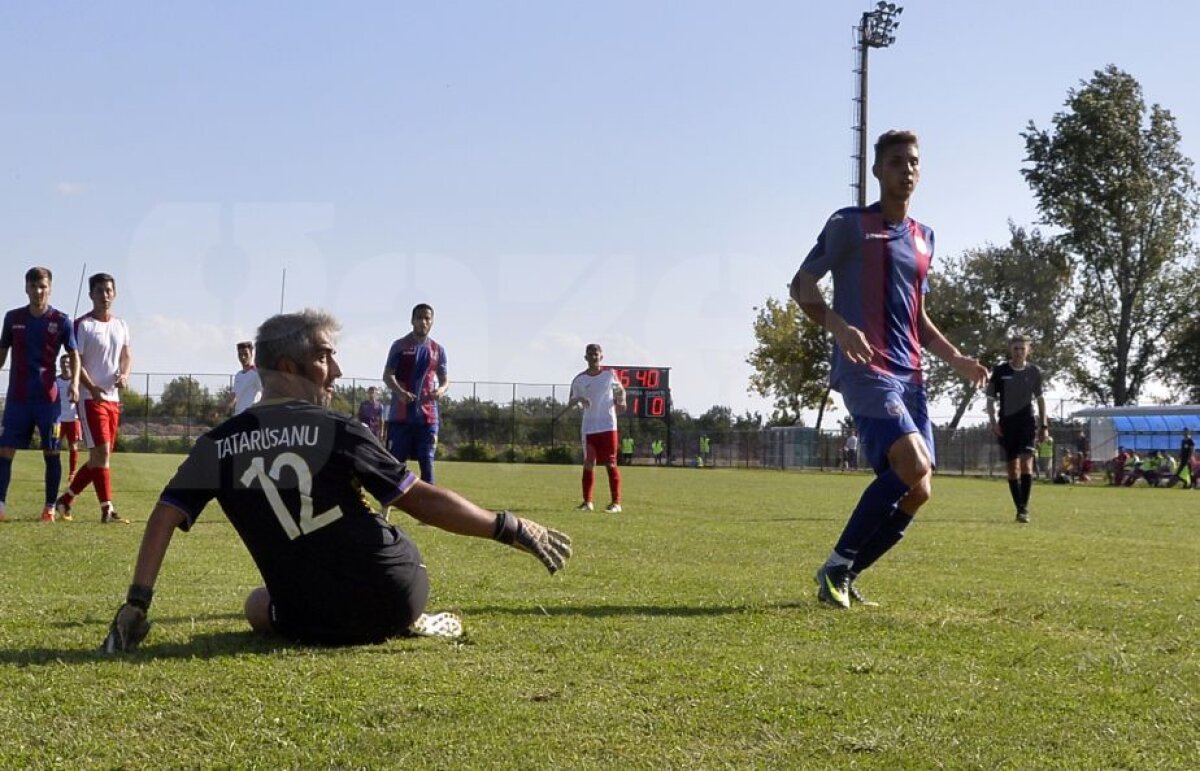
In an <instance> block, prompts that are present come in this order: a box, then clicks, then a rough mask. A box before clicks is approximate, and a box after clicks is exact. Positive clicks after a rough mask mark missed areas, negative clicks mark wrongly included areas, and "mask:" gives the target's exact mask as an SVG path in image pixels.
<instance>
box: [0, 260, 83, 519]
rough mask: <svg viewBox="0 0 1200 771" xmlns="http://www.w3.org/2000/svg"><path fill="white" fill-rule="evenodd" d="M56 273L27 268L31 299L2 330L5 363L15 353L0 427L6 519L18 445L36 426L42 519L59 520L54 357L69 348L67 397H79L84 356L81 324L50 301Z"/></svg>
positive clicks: (0, 505)
mask: <svg viewBox="0 0 1200 771" xmlns="http://www.w3.org/2000/svg"><path fill="white" fill-rule="evenodd" d="M53 281H54V274H53V273H51V272H50V269H49V268H41V267H37V268H30V269H29V270H27V271H26V272H25V295H26V296H27V297H28V298H29V304H28V305H25V306H23V307H21V308H15V309H13V310H11V311H9V312H8V313H6V314H4V327H3V329H2V330H0V367H3V366H4V363H5V362H6V361H7V360H8V352H9V351H10V350H11V351H12V354H13V358H12V368H11V369H9V371H8V393H7V396H6V397H5V401H4V419H3V430H0V521H3V520H4V519H5V518H6V517H7V513H6V511H5V501H6V500H7V498H8V485H9V483H10V482H11V481H12V467H13V458H14V456H15V455H16V454H17V448H18V447H21V448H24V447H28V446H29V441H30V440H31V439H33V430H34V429H35V428H36V429H37V431H38V436H39V437H41V440H42V459H43V460H44V461H45V463H46V476H45V482H46V504H45V506H44V507H43V508H42V521H43V522H53V521H54V496H56V495H58V486H59V484H60V483H61V482H62V459H61V458H60V457H59V455H58V430H57V429H58V385H57V383H56V381H55V378H54V373H55V371H56V369H55V367H54V362H55V360H56V359H57V358H58V352H59V350H62V349H65V350H66V351H67V356H68V357H69V362H70V368H71V370H70V371H71V383H70V385H69V386H68V392H67V400H68V401H71V402H75V401H78V399H79V357H78V354H76V352H75V330H74V329H73V328H72V326H71V319H70V317H69V316H67V314H65V313H63V312H62V311H60V310H58V309H57V308H53V307H51V305H50V290H51V287H52V284H53Z"/></svg>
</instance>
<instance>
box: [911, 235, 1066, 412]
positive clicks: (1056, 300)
mask: <svg viewBox="0 0 1200 771" xmlns="http://www.w3.org/2000/svg"><path fill="white" fill-rule="evenodd" d="M1009 232H1010V240H1009V243H1008V244H1007V245H1005V246H994V245H991V244H989V245H987V246H984V247H981V248H977V249H969V250H967V251H966V252H964V253H963V254H962V255H960V256H958V257H957V258H952V259H949V260H947V261H946V262H945V267H944V269H943V270H942V271H939V272H937V273H934V274H932V275H931V277H930V281H931V283H932V284H933V288H932V290H931V292H930V295H929V296H930V298H931V299H930V315H931V316H932V317H933V318H934V319H935V321H936V323H937V325H938V327H939V328H940V329H942V331H943V332H945V333H946V335H947V337H948V338H949V339H950V340H951V341H953V342H954V343H955V345H956V346H958V347H959V349H961V350H962V351H963V352H964V353H966V354H968V355H970V356H974V357H976V358H977V359H979V360H980V361H982V362H984V363H985V364H989V365H995V364H998V363H1000V362H1001V361H1003V360H1004V359H1005V358H1006V357H1007V355H1008V341H1009V338H1011V337H1012V335H1013V334H1015V333H1018V332H1020V333H1024V334H1026V335H1028V336H1030V337H1031V338H1033V344H1034V346H1035V347H1034V350H1033V352H1032V359H1033V360H1034V361H1035V362H1036V363H1037V365H1038V366H1039V367H1040V368H1041V369H1042V372H1043V374H1044V375H1045V378H1046V380H1054V379H1055V378H1056V377H1058V376H1060V375H1061V374H1062V373H1063V372H1064V371H1066V370H1067V369H1068V368H1069V367H1071V366H1072V365H1073V364H1074V362H1075V357H1074V354H1073V351H1074V348H1073V347H1071V346H1070V345H1067V344H1066V343H1067V340H1068V339H1069V337H1070V336H1071V325H1070V324H1069V321H1068V320H1069V319H1070V316H1071V310H1072V305H1071V299H1070V285H1071V265H1070V260H1069V259H1068V257H1067V254H1066V253H1065V251H1064V250H1063V249H1062V248H1061V247H1060V245H1059V243H1058V241H1057V240H1054V239H1047V238H1045V237H1044V236H1042V234H1041V233H1040V232H1039V231H1038V230H1036V229H1034V230H1033V231H1030V232H1026V231H1025V230H1024V229H1022V228H1019V227H1017V226H1015V225H1013V224H1012V223H1011V222H1010V223H1009ZM926 361H927V362H928V363H929V380H928V388H929V393H930V396H931V397H932V398H934V399H939V398H945V397H949V398H950V399H952V400H953V401H954V403H955V412H954V418H953V419H952V420H951V422H950V425H949V428H951V429H952V430H953V429H955V428H957V427H958V423H959V421H960V420H961V419H962V416H963V414H964V413H965V412H966V410H967V408H968V407H970V405H971V402H972V401H974V399H975V397H976V396H977V395H978V394H977V393H976V391H975V388H974V387H973V386H972V385H971V384H969V383H967V382H965V381H963V379H962V378H961V377H959V376H958V375H957V374H956V373H955V372H954V370H953V369H952V368H951V367H950V366H949V365H948V364H946V363H945V362H943V361H941V360H940V359H937V358H935V357H928V358H927V359H926Z"/></svg>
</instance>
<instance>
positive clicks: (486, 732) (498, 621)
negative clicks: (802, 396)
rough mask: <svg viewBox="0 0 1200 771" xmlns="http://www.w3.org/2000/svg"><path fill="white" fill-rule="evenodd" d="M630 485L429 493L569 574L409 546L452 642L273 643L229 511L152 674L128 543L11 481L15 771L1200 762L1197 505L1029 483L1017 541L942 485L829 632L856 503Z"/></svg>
mask: <svg viewBox="0 0 1200 771" xmlns="http://www.w3.org/2000/svg"><path fill="white" fill-rule="evenodd" d="M177 462H178V458H172V457H170V456H154V455H127V454H122V455H119V456H118V457H117V458H116V467H115V477H116V480H117V483H116V485H117V490H118V502H119V504H120V508H121V511H122V513H123V514H125V515H126V516H130V517H132V518H133V519H135V520H140V521H144V520H145V517H146V514H147V513H148V512H149V509H150V507H151V506H152V504H153V502H154V500H155V498H156V496H157V493H158V491H159V489H160V488H161V486H162V484H163V483H164V482H165V480H166V479H167V478H168V476H169V475H170V473H171V472H172V471H173V469H174V466H175V464H176V463H177ZM624 473H625V480H626V496H625V497H626V500H625V508H626V513H625V514H623V515H619V516H609V515H604V514H601V513H595V514H578V513H574V512H570V511H569V509H570V507H571V506H573V505H574V504H575V503H577V502H578V495H579V492H578V490H579V481H578V476H579V472H578V469H575V468H567V467H546V466H503V465H490V464H479V465H474V464H453V463H443V464H441V465H440V466H439V467H438V474H439V481H440V482H441V483H442V484H445V485H448V486H450V487H453V488H455V489H457V490H460V491H461V492H464V493H465V494H467V495H468V496H470V497H472V498H474V499H476V500H478V501H479V502H480V503H483V504H484V505H488V506H492V507H503V506H507V507H511V508H514V509H517V510H519V512H520V513H522V514H525V515H528V516H530V517H532V518H534V519H536V520H538V521H541V522H544V523H546V524H551V525H554V526H557V527H560V528H562V529H563V530H566V531H567V532H569V533H570V534H571V535H572V537H573V538H574V541H575V547H576V550H575V557H574V559H573V560H572V562H571V563H570V565H569V566H568V568H567V569H566V570H565V571H564V572H563V573H562V574H560V575H559V576H556V577H553V578H551V577H549V576H547V575H546V573H545V571H544V570H543V569H542V568H541V566H540V565H538V564H537V563H536V562H535V561H534V560H532V559H530V558H529V557H527V556H525V555H521V554H518V553H516V552H514V551H511V550H508V549H505V548H503V547H501V546H499V545H498V544H494V543H490V542H487V541H480V540H473V539H465V538H458V537H454V536H450V535H448V534H445V533H442V532H441V531H437V530H434V529H432V528H427V527H415V526H412V527H409V526H407V525H406V530H407V531H408V532H409V533H410V534H411V536H412V537H413V538H414V539H415V540H416V541H417V543H418V544H419V545H420V547H421V550H422V553H423V554H424V556H425V560H426V563H427V564H428V566H429V570H430V575H431V580H432V582H433V586H434V597H433V600H432V603H431V605H432V607H433V608H434V609H454V610H457V611H458V612H460V613H461V614H462V616H463V619H464V624H465V626H466V630H467V637H466V639H465V640H464V641H462V642H459V643H451V642H446V641H442V640H430V639H402V640H395V641H392V642H389V643H386V644H383V645H377V646H365V647H358V648H347V649H316V648H303V647H298V646H292V645H288V644H285V643H282V642H280V641H278V640H272V639H266V638H259V637H255V636H254V635H252V634H251V633H250V632H249V631H248V628H247V627H246V626H245V624H244V622H243V621H242V619H241V603H242V600H243V598H244V597H245V595H246V593H247V592H248V591H249V590H250V589H251V588H253V587H254V586H256V585H257V584H258V578H257V574H256V572H255V570H254V567H253V564H252V563H251V561H250V559H249V558H248V556H247V555H246V553H245V551H244V549H243V548H242V547H241V545H240V543H239V542H238V540H237V537H236V535H235V533H234V532H233V530H232V528H231V527H230V526H229V525H228V524H227V523H226V522H225V520H224V517H223V516H221V514H220V513H219V512H218V511H217V510H215V509H210V510H209V511H208V512H206V514H205V515H204V517H203V518H202V519H201V520H200V523H198V524H197V526H196V527H195V528H194V530H193V532H191V533H187V534H179V535H178V536H177V537H176V539H175V542H174V544H173V546H172V549H171V551H170V553H169V554H168V555H167V561H166V564H165V566H164V569H163V573H162V576H161V578H160V580H159V584H158V587H157V597H156V599H155V602H154V608H153V610H152V613H151V615H152V618H153V620H154V623H155V626H154V628H153V630H152V631H151V633H150V636H149V638H147V640H146V642H145V644H144V645H143V648H142V649H141V650H140V651H139V652H138V653H136V654H134V655H131V656H126V657H120V658H105V657H102V656H100V655H98V654H96V653H95V652H94V650H95V648H96V646H97V644H98V643H99V641H100V639H101V638H102V637H103V636H104V633H105V630H106V627H107V624H108V621H109V619H110V617H111V614H112V612H113V611H114V610H115V608H116V606H117V604H118V603H119V602H120V600H121V598H122V596H123V594H124V590H125V587H126V585H127V584H128V581H129V576H130V572H131V570H132V564H133V560H134V557H135V554H136V550H137V546H138V543H139V541H140V538H141V527H140V525H139V524H135V525H133V526H132V527H121V526H101V525H100V524H99V515H98V512H97V511H95V510H94V509H95V508H96V507H95V505H94V503H93V502H92V501H91V500H87V499H86V497H85V498H84V499H81V501H80V503H79V504H77V506H76V513H77V518H76V519H77V521H76V522H74V523H60V524H55V525H51V526H43V525H41V524H39V523H37V522H36V521H35V520H36V518H37V514H38V512H39V506H38V498H39V497H40V494H39V493H38V491H39V490H40V487H41V462H40V458H38V457H37V456H35V455H34V454H32V453H21V454H20V455H19V457H18V460H17V467H16V473H15V479H14V483H13V489H12V492H11V494H10V496H9V516H10V521H9V522H7V523H4V524H2V525H0V566H2V569H3V573H4V577H5V591H4V592H3V593H2V594H0V767H4V768H17V767H30V766H60V767H68V768H78V767H116V766H122V767H130V768H134V767H159V766H176V767H179V766H182V767H196V766H225V767H228V766H235V767H245V766H260V767H300V766H303V767H319V766H339V767H395V766H402V765H420V766H424V767H432V768H458V767H480V768H495V767H514V768H551V767H612V768H625V767H631V768H633V767H642V768H649V767H654V768H663V767H676V768H678V767H699V768H712V767H736V768H748V767H760V768H782V767H814V768H827V767H838V768H845V767H862V768H901V767H908V768H935V767H949V768H1026V767H1063V768H1195V767H1196V766H1197V765H1198V763H1200V738H1198V737H1200V730H1198V729H1200V727H1198V725H1197V722H1198V715H1200V709H1198V706H1200V705H1198V703H1197V702H1198V698H1197V686H1198V684H1200V678H1198V674H1197V670H1198V666H1197V660H1196V650H1197V647H1198V646H1197V643H1198V640H1197V610H1198V604H1200V603H1198V598H1200V569H1198V566H1200V553H1198V552H1200V537H1198V536H1197V528H1196V525H1197V522H1198V515H1200V493H1196V492H1184V491H1180V490H1170V491H1168V490H1147V489H1140V488H1139V489H1120V490H1113V489H1106V488H1103V487H1086V486H1077V487H1058V486H1048V485H1038V486H1036V487H1035V490H1034V496H1033V501H1032V507H1031V508H1032V511H1033V523H1032V524H1031V525H1028V526H1024V527H1022V526H1018V525H1016V524H1014V523H1013V522H1012V513H1011V511H1010V508H1011V507H1010V504H1009V503H1008V502H1007V500H1008V492H1007V488H1006V486H1005V485H1004V484H1003V482H1001V481H999V480H975V479H958V478H939V479H938V480H936V482H935V486H934V487H935V489H934V499H933V501H932V502H931V503H930V504H929V505H928V506H927V507H926V509H925V510H924V511H923V512H922V513H921V515H920V516H919V517H918V521H917V523H916V524H915V525H914V526H913V527H912V528H911V530H910V531H909V535H908V537H907V538H906V539H905V541H904V542H903V543H902V544H901V545H900V546H899V547H898V548H897V549H896V550H895V551H894V552H893V553H892V554H889V555H888V556H887V557H885V558H884V559H883V560H882V561H881V562H880V564H879V565H878V566H876V568H874V569H873V570H872V571H870V572H869V573H867V574H866V575H864V577H863V579H861V582H860V583H861V586H862V588H863V590H864V591H865V592H867V593H868V594H870V595H871V596H872V597H873V598H874V599H877V600H879V601H880V602H882V603H883V605H882V607H880V608H858V607H856V608H854V609H853V610H851V611H848V612H840V611H835V610H829V609H825V608H822V607H819V606H818V605H817V603H816V601H815V599H814V597H813V595H814V588H813V584H812V572H813V570H814V569H815V567H816V566H817V564H818V563H819V562H820V561H821V560H823V559H824V557H825V556H826V554H827V553H828V550H829V548H830V546H831V545H832V542H833V541H834V539H835V538H836V537H837V534H838V532H839V531H840V528H841V526H842V524H843V522H844V521H845V517H846V513H847V511H848V510H849V508H850V507H851V506H852V505H853V502H854V501H855V500H856V498H857V495H858V493H859V492H860V491H861V489H862V487H863V485H864V484H865V481H866V477H865V476H858V475H849V474H847V475H842V474H817V473H780V472H772V471H746V470H738V471H731V470H703V471H699V470H695V469H655V468H633V469H627V470H625V472H624ZM599 483H600V486H601V489H603V479H602V477H601V480H599ZM88 495H89V496H90V493H89V494H88ZM598 499H599V500H600V502H601V503H603V502H605V501H606V500H607V499H606V498H604V497H603V496H602V495H601V496H598ZM400 517H403V515H400ZM396 518H397V516H396V515H393V519H394V520H395V519H396Z"/></svg>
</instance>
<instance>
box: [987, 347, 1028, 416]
mask: <svg viewBox="0 0 1200 771" xmlns="http://www.w3.org/2000/svg"><path fill="white" fill-rule="evenodd" d="M1041 395H1042V371H1041V370H1040V369H1038V368H1037V366H1036V365H1034V364H1026V365H1025V366H1024V367H1023V368H1021V369H1014V368H1013V366H1012V364H1010V363H1009V362H1007V361H1006V362H1004V363H1003V364H1001V365H999V366H997V367H996V368H995V369H993V370H992V376H991V378H990V379H989V380H988V384H987V396H988V398H990V399H996V400H997V401H999V402H1000V409H999V413H998V414H999V417H1000V419H1001V420H1025V419H1028V420H1033V419H1034V415H1033V399H1034V397H1036V396H1041Z"/></svg>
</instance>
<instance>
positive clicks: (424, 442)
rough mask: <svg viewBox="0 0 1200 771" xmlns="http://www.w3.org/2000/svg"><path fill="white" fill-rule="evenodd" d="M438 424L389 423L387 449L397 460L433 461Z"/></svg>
mask: <svg viewBox="0 0 1200 771" xmlns="http://www.w3.org/2000/svg"><path fill="white" fill-rule="evenodd" d="M437 433H438V427H437V425H436V424H434V425H428V424H425V423H393V422H390V421H389V422H388V434H387V448H388V452H390V453H391V454H392V455H393V456H394V457H395V458H396V460H398V461H400V462H401V463H403V462H404V461H406V460H417V461H419V460H422V459H425V460H433V455H434V452H435V451H436V450H437Z"/></svg>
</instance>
